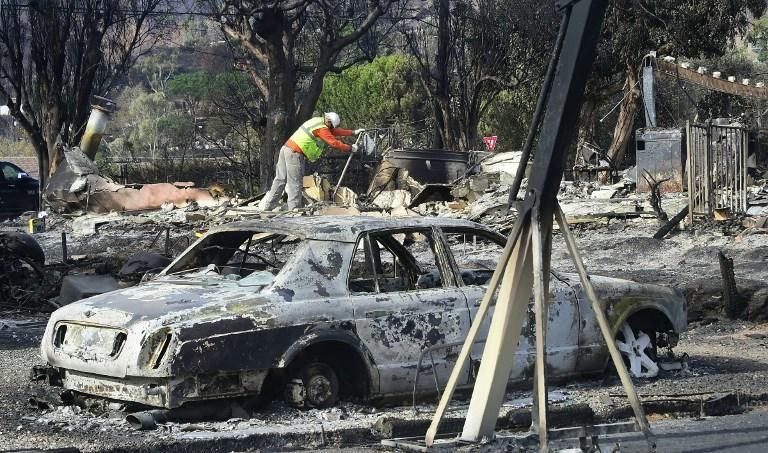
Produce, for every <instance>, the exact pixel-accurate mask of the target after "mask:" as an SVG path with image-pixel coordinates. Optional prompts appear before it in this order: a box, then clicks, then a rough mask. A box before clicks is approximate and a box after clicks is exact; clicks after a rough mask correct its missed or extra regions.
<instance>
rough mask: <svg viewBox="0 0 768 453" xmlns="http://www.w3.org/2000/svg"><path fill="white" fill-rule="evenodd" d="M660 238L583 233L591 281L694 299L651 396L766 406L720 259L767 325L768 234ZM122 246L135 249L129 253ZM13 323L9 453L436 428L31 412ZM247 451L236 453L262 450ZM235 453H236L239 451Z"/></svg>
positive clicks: (617, 395)
mask: <svg viewBox="0 0 768 453" xmlns="http://www.w3.org/2000/svg"><path fill="white" fill-rule="evenodd" d="M142 228H144V230H142ZM657 229H658V222H656V221H655V220H654V219H650V218H647V217H645V218H634V219H611V220H609V221H606V222H592V223H585V224H580V225H576V226H574V227H573V230H574V233H575V235H576V238H577V242H578V244H579V247H580V250H581V251H582V254H583V258H584V261H585V263H586V265H587V268H588V270H589V272H590V273H594V274H601V275H608V276H614V277H621V278H627V279H632V280H635V281H639V282H647V283H657V284H663V285H668V286H674V287H677V288H679V289H681V290H684V291H686V292H687V294H688V300H689V304H690V316H691V319H690V325H689V331H688V332H687V333H685V334H684V335H683V336H682V338H681V339H680V344H679V346H678V347H677V348H675V353H676V354H677V355H678V356H681V355H683V354H685V355H687V361H686V363H687V367H686V368H684V369H682V370H677V371H663V372H662V373H661V374H660V376H659V377H658V378H656V379H652V380H638V381H636V384H637V389H638V392H639V394H640V395H641V396H642V397H643V398H644V399H646V400H653V401H664V400H674V399H679V398H688V399H690V398H694V399H695V398H702V399H703V398H704V397H708V396H712V395H716V394H721V393H739V394H741V395H745V397H746V396H749V395H752V396H753V397H755V400H756V401H758V400H760V398H757V396H761V395H763V396H764V393H765V382H768V324H766V323H763V322H760V321H757V322H755V321H743V320H736V321H734V320H727V319H726V317H725V316H724V314H723V309H722V300H721V299H722V298H721V291H722V278H721V273H720V267H719V262H718V252H720V251H723V253H725V254H726V255H727V256H729V257H731V258H733V260H734V271H735V275H736V280H737V283H738V286H739V290H740V291H742V292H743V294H744V296H745V300H746V301H747V303H748V308H747V311H748V313H750V314H752V315H754V316H751V317H752V319H764V318H761V316H760V313H761V312H760V310H761V309H762V310H763V313H764V314H768V311H766V310H768V308H766V307H765V306H761V300H762V299H761V297H764V296H761V294H762V293H761V290H763V291H764V290H765V288H766V287H768V284H766V282H767V281H768V266H766V265H765V263H766V259H767V258H768V235H766V234H759V232H757V231H750V230H744V229H743V228H736V227H734V224H733V222H731V223H723V224H717V223H711V224H703V225H699V226H698V227H696V228H695V229H687V230H683V231H679V232H675V233H673V234H672V235H671V236H670V237H668V238H666V239H652V238H651V237H652V235H653V233H655V232H656V230H657ZM148 231H150V228H148V227H137V226H136V225H135V224H134V223H132V224H131V226H130V227H128V226H126V225H123V226H119V225H118V226H112V227H109V228H105V229H102V230H101V231H100V232H99V233H98V234H90V233H88V234H83V235H80V236H79V237H77V238H76V239H72V242H71V244H73V247H75V248H77V247H78V246H80V245H83V248H84V246H85V245H89V246H91V247H94V248H99V247H102V248H110V247H111V248H112V249H111V250H113V251H115V253H113V255H114V256H118V257H120V256H124V255H125V254H126V253H125V250H126V249H127V248H130V246H131V245H130V242H131V241H134V243H135V241H136V240H138V238H141V240H142V241H145V242H147V238H146V235H147V234H148V233H147V232H148ZM152 231H154V230H152ZM174 231H176V233H175V235H174V236H179V237H180V236H182V235H183V234H182V233H183V231H184V230H183V228H178V229H176V230H174ZM134 233H136V234H134ZM48 236H49V238H48V239H47V240H44V241H43V242H45V241H50V242H51V244H53V243H55V241H56V240H57V235H56V234H55V233H50V234H48ZM116 237H121V238H122V237H126V238H133V239H128V242H127V243H122V242H119V241H118V242H119V243H118V242H116V241H115V240H114V238H116ZM552 260H553V268H555V269H557V270H560V271H564V272H572V271H573V270H574V269H573V265H572V263H571V261H570V258H569V257H568V255H567V253H566V251H565V247H564V244H563V242H562V237H561V235H560V234H559V233H557V232H556V233H555V238H554V240H553V254H552ZM3 318H4V319H7V321H5V322H4V323H3V324H0V369H1V370H2V371H0V401H2V403H3V404H2V407H3V410H2V411H0V449H22V448H55V447H59V448H60V447H75V448H79V449H81V450H82V451H102V450H112V451H182V450H185V451H195V450H198V449H199V451H202V450H211V443H210V442H211V441H217V439H241V440H242V439H244V440H243V442H245V443H246V444H247V442H248V439H250V438H255V437H259V438H260V439H262V440H261V441H259V442H262V443H261V444H259V447H258V448H270V447H280V448H283V449H288V450H291V449H300V448H316V447H319V446H322V445H334V444H335V445H343V446H349V445H354V444H355V443H356V442H357V443H360V444H369V443H371V442H372V438H373V439H375V438H376V432H377V431H376V430H377V429H379V427H380V426H381V424H382V420H387V419H392V418H394V419H398V420H404V421H414V420H416V421H424V420H428V419H429V418H430V417H431V414H432V412H433V411H434V407H435V406H434V404H428V403H423V404H421V405H419V406H418V407H417V408H416V409H415V410H414V408H412V407H410V406H400V407H389V408H384V407H369V406H366V405H362V404H353V403H344V404H342V405H341V406H339V407H337V408H333V409H329V410H310V411H300V410H296V409H291V408H288V407H285V406H284V405H282V404H281V403H272V404H271V405H269V406H268V407H266V408H265V409H262V410H261V411H260V412H259V413H257V414H256V416H255V417H254V418H251V419H244V418H236V419H230V420H227V421H216V422H214V421H197V422H190V423H168V424H165V425H162V426H160V427H159V428H158V429H156V430H154V431H134V430H133V429H131V428H130V426H129V425H128V424H127V423H126V422H125V421H124V417H125V414H124V413H123V412H120V411H119V410H118V409H119V408H118V406H119V405H115V404H113V405H109V404H102V405H97V407H94V408H91V409H83V408H81V407H79V406H75V405H70V406H66V405H60V406H53V407H51V408H49V409H35V408H32V407H30V405H29V402H28V400H29V398H30V397H32V396H35V395H37V394H38V393H39V392H46V391H49V390H50V388H47V386H46V385H45V384H42V383H33V382H30V381H29V372H30V369H31V367H32V366H33V365H36V364H41V363H40V358H39V352H38V341H39V337H40V335H41V333H42V326H43V325H44V321H45V316H44V315H36V316H33V315H31V314H28V313H18V312H17V313H10V314H8V315H3ZM551 391H552V395H551V396H552V399H553V401H554V402H555V403H554V404H555V405H558V406H568V405H577V404H580V403H587V404H589V405H590V406H591V407H592V409H593V410H594V411H595V413H597V414H611V413H614V412H615V409H617V408H620V407H624V406H626V405H627V403H626V398H625V397H623V396H622V394H623V390H622V388H621V386H620V385H619V382H618V380H617V379H616V378H615V377H612V376H609V377H607V378H598V379H595V378H592V379H583V380H577V381H573V382H566V383H561V384H559V385H554V386H553V387H552V389H551ZM697 395H698V396H697ZM529 396H530V392H528V391H527V390H523V389H521V390H518V391H514V392H511V393H509V394H508V395H507V403H505V408H504V410H505V411H512V410H515V409H519V408H525V407H527V405H528V404H529V403H530V400H529ZM465 409H466V402H465V401H457V402H456V403H455V405H454V407H453V408H452V410H451V412H450V414H449V416H451V417H461V415H462V414H463V411H464V410H465ZM612 411H614V412H612ZM341 431H347V432H350V433H352V434H350V435H349V436H334V434H333V433H334V432H341ZM372 431H373V433H372ZM354 433H358V434H354ZM264 439H267V440H264ZM339 439H342V440H339ZM190 442H191V443H190ZM222 445H230V444H222ZM237 445H239V446H238V448H234V449H235V450H240V451H242V450H249V449H250V448H248V447H243V446H242V444H237ZM197 446H199V448H198V447H197ZM254 448H256V447H254ZM230 450H233V448H229V450H227V451H230ZM211 451H213V450H211Z"/></svg>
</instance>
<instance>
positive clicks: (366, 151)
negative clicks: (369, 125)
mask: <svg viewBox="0 0 768 453" xmlns="http://www.w3.org/2000/svg"><path fill="white" fill-rule="evenodd" d="M363 136H365V137H366V140H364V141H363V143H364V145H363V150H362V152H363V153H364V154H369V153H370V151H371V150H369V149H368V147H369V145H372V144H373V139H371V138H370V137H369V136H368V134H365V133H363V134H360V135H358V136H357V140H355V145H357V144H358V142H360V139H361V138H363ZM358 152H360V151H358ZM354 155H355V153H349V157H348V158H347V163H346V164H344V169H343V170H341V176H339V182H337V183H336V186H335V187H334V188H333V193H332V194H331V200H332V201H335V200H336V192H337V191H338V190H339V187H341V182H342V181H343V180H344V175H345V174H346V173H347V168H349V163H350V162H351V161H352V156H354Z"/></svg>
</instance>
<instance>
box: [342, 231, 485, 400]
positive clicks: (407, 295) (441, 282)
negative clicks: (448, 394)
mask: <svg viewBox="0 0 768 453" xmlns="http://www.w3.org/2000/svg"><path fill="white" fill-rule="evenodd" d="M432 237H433V233H432V231H431V230H399V231H397V232H395V233H393V232H381V233H371V234H366V235H363V236H362V237H361V238H360V240H359V241H358V244H357V247H356V251H355V254H354V257H353V262H352V263H351V266H350V275H349V281H348V283H349V292H350V300H351V303H352V306H353V310H354V316H355V325H356V328H357V333H358V336H359V337H360V340H361V341H362V342H363V343H364V345H365V346H366V348H367V349H368V351H369V352H370V353H371V355H372V356H373V360H374V362H375V364H376V366H377V367H378V370H379V378H380V391H379V393H380V394H397V393H410V392H411V391H412V390H413V388H414V382H416V387H417V389H420V390H434V389H436V386H438V387H439V388H441V389H442V388H443V387H444V385H445V383H446V382H447V380H448V377H449V376H450V373H451V371H452V369H453V366H454V364H455V362H456V358H457V356H458V350H459V348H460V344H461V343H462V342H463V340H464V338H465V337H466V334H467V331H468V329H469V322H470V321H469V311H468V309H467V304H466V301H465V297H464V294H463V293H462V291H461V290H460V289H459V288H457V287H456V283H455V278H454V276H453V275H452V274H446V271H447V270H450V269H447V268H446V266H445V263H444V261H443V259H441V258H440V256H441V255H440V253H444V251H442V250H441V249H440V247H439V245H437V244H436V243H435V242H434V241H433V239H432ZM401 241H402V243H401ZM403 244H406V245H403ZM408 247H411V250H414V251H415V252H417V253H418V257H414V255H413V254H412V253H411V252H410V251H409V249H408ZM453 343H456V344H457V346H452V347H445V345H450V344H453ZM419 362H421V367H419ZM417 370H418V373H417ZM464 372H465V375H466V376H467V378H466V379H464V380H463V382H462V383H466V382H467V380H468V373H466V368H465V370H464ZM417 374H418V381H416V380H417Z"/></svg>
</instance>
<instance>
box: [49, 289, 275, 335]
mask: <svg viewBox="0 0 768 453" xmlns="http://www.w3.org/2000/svg"><path fill="white" fill-rule="evenodd" d="M269 306H270V304H269V300H268V299H267V298H265V297H263V296H260V295H259V294H258V292H257V289H256V288H253V287H238V286H237V285H236V284H235V283H226V284H221V285H189V284H173V283H169V282H167V281H162V280H161V281H156V282H150V283H148V284H143V285H139V286H134V287H132V288H126V289H122V290H117V291H112V292H109V293H105V294H100V295H98V296H94V297H90V298H88V299H83V300H81V301H79V302H75V303H73V304H70V305H67V306H65V307H62V308H60V309H58V310H56V312H54V314H53V316H52V317H51V321H54V319H55V320H68V321H82V322H88V323H92V324H99V325H105V326H112V327H121V328H129V327H131V326H134V325H136V324H143V323H151V324H158V325H161V326H171V325H174V324H185V323H186V322H189V321H194V322H201V321H206V320H211V319H221V318H226V317H230V316H232V317H239V316H243V315H245V316H247V317H249V318H253V319H257V318H258V319H260V318H263V317H267V318H269V317H270V314H269V313H268V312H267V311H266V310H268V308H269Z"/></svg>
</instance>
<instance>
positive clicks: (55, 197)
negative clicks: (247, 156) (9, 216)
mask: <svg viewBox="0 0 768 453" xmlns="http://www.w3.org/2000/svg"><path fill="white" fill-rule="evenodd" d="M106 101H109V100H106ZM109 104H110V105H112V103H111V101H109ZM110 113H111V112H110V110H108V109H106V108H105V107H101V106H98V105H96V106H94V107H93V110H92V111H91V117H90V119H89V121H88V123H87V125H86V130H85V133H84V134H83V138H82V140H81V142H80V146H79V147H72V148H68V149H65V150H64V159H63V162H62V163H61V164H59V165H58V166H57V167H56V172H55V173H54V174H53V175H52V176H51V178H50V180H49V181H48V184H47V185H46V187H45V190H44V196H43V198H44V200H45V202H46V203H47V205H48V206H49V207H50V209H52V210H54V211H56V212H60V213H68V212H73V211H74V212H94V213H109V212H124V211H143V210H150V209H159V208H161V207H162V206H164V205H169V204H170V205H171V206H174V207H186V206H188V205H190V204H191V203H195V204H197V205H199V206H204V207H216V206H219V205H220V204H222V203H225V202H227V201H228V198H227V197H218V196H217V197H214V195H215V193H211V191H209V190H208V189H198V188H194V187H192V186H193V184H170V183H159V184H143V185H133V186H125V185H122V184H118V183H116V182H115V181H113V180H111V179H110V178H108V177H106V176H103V175H101V174H100V172H99V169H98V167H97V166H96V163H95V162H94V161H93V160H92V159H91V158H90V157H88V156H89V155H95V154H96V150H97V148H98V147H99V144H100V143H101V138H102V135H103V134H104V131H105V129H106V126H107V121H108V118H109V114H110Z"/></svg>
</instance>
